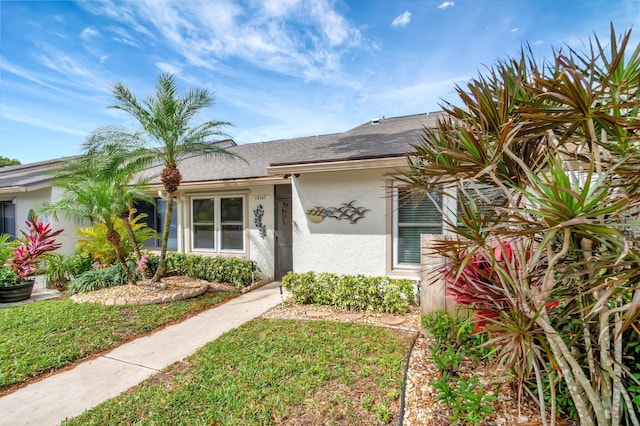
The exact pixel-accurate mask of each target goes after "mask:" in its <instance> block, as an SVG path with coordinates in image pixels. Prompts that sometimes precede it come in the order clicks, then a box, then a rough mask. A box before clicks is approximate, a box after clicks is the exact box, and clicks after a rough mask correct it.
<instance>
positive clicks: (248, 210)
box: [147, 113, 443, 279]
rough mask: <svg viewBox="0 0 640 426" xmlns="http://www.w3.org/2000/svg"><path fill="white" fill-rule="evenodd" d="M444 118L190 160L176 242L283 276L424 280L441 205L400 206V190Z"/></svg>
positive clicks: (423, 117)
mask: <svg viewBox="0 0 640 426" xmlns="http://www.w3.org/2000/svg"><path fill="white" fill-rule="evenodd" d="M437 116H438V113H431V114H418V115H411V116H404V117H394V118H386V119H378V120H372V121H370V122H367V123H365V124H363V125H360V126H358V127H356V128H354V129H351V130H348V131H346V132H344V133H335V134H328V135H318V136H311V137H303V138H295V139H286V140H277V141H271V142H264V143H251V144H245V145H233V146H229V147H228V148H227V150H228V151H230V152H232V153H234V154H236V155H238V156H239V157H241V158H243V159H244V160H245V161H242V160H239V159H230V158H209V159H205V158H202V157H193V158H189V159H186V160H184V161H182V162H181V163H180V165H179V167H180V171H181V174H182V183H181V185H180V188H179V193H178V194H179V195H178V197H177V200H176V205H175V209H174V211H175V217H174V220H172V223H175V228H174V229H172V233H171V235H170V246H171V247H170V248H171V249H174V250H178V251H181V252H189V253H197V254H203V255H215V256H238V257H242V258H248V259H252V260H255V261H256V262H257V264H258V266H259V267H260V269H261V271H262V272H263V274H264V275H265V276H271V277H275V278H280V277H281V276H282V275H284V274H285V273H286V272H287V271H291V270H293V271H296V272H306V271H316V272H333V273H339V274H365V275H391V276H400V277H411V278H415V279H420V234H422V233H438V234H441V233H442V229H443V223H442V217H441V211H440V210H439V209H435V208H431V209H429V206H428V205H427V204H428V203H423V205H421V206H420V207H419V208H415V207H416V203H415V202H414V203H408V204H404V203H398V197H397V194H396V195H395V196H394V191H393V190H392V189H393V188H394V185H397V182H398V181H397V179H396V175H397V169H398V168H400V167H406V164H407V163H406V160H405V157H404V155H405V153H406V152H407V151H409V150H410V145H411V144H415V143H417V142H418V141H419V138H420V135H421V133H422V132H423V130H424V128H425V127H433V126H434V125H435V121H436V118H437ZM160 170H161V167H160V166H159V167H157V168H154V169H150V170H148V171H147V173H149V174H152V175H156V176H157V175H158V174H159V172H160ZM153 185H154V189H155V190H157V193H158V195H159V197H158V199H157V208H156V209H153V210H151V211H147V213H148V214H149V217H150V222H149V225H150V226H153V227H155V228H156V229H158V230H160V229H161V225H162V223H163V218H162V217H161V215H162V214H163V212H164V200H163V199H162V194H163V193H162V185H161V183H160V181H159V179H156V180H155V181H154V182H153ZM395 192H397V191H395ZM431 207H433V206H431Z"/></svg>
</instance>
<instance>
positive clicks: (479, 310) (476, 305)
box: [442, 241, 560, 333]
mask: <svg viewBox="0 0 640 426" xmlns="http://www.w3.org/2000/svg"><path fill="white" fill-rule="evenodd" d="M515 253H516V247H515V244H513V243H512V242H509V241H501V242H494V243H493V245H492V247H491V249H477V250H476V251H475V252H473V253H469V252H466V251H462V252H460V253H459V257H458V258H455V259H452V262H450V263H449V264H448V265H447V266H445V267H444V268H443V270H442V273H443V276H444V280H445V282H446V284H447V285H446V292H447V296H446V297H447V298H449V299H453V300H454V301H455V302H456V303H457V304H459V305H466V306H470V307H471V308H472V309H474V310H475V312H474V314H473V316H472V320H473V321H474V328H473V332H474V333H478V332H480V331H482V330H483V329H484V328H485V326H486V324H487V322H491V321H495V320H496V319H497V318H498V317H499V316H500V313H501V312H502V311H505V310H510V309H511V308H512V307H513V300H511V299H509V295H508V293H509V291H508V290H509V289H510V287H511V284H509V281H511V280H509V279H508V278H506V276H512V278H516V279H518V278H519V276H520V274H521V271H522V267H521V265H520V262H521V260H520V258H519V257H518V256H516V255H515ZM465 262H466V263H465ZM538 272H539V271H532V272H530V273H529V277H528V279H529V285H531V286H539V285H540V281H541V274H540V273H538ZM558 306H560V302H558V301H549V302H547V303H546V308H547V309H555V308H557V307H558Z"/></svg>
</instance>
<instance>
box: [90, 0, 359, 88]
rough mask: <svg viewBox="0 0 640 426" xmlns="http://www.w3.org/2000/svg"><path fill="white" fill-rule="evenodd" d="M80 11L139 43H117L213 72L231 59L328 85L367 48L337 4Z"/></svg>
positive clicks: (168, 4) (224, 1)
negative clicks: (346, 61)
mask: <svg viewBox="0 0 640 426" xmlns="http://www.w3.org/2000/svg"><path fill="white" fill-rule="evenodd" d="M82 7H85V8H86V9H88V10H89V11H90V12H91V13H94V14H97V15H106V16H108V17H109V18H111V19H113V20H116V21H117V22H119V23H120V24H122V25H123V26H127V27H128V28H129V29H130V30H131V32H132V33H135V38H133V37H131V35H129V36H126V37H125V35H124V34H122V31H120V32H119V33H116V34H117V35H118V36H117V38H116V40H117V41H119V42H122V43H127V44H130V45H132V46H133V45H136V44H137V45H138V46H140V45H143V44H145V43H157V44H158V45H162V46H163V48H164V49H166V51H167V54H177V55H179V56H180V59H181V60H182V61H183V62H186V63H187V64H189V65H191V66H196V67H202V68H205V69H210V70H216V71H220V70H221V69H223V70H226V69H227V65H225V64H229V60H228V59H229V58H231V59H238V60H241V61H245V62H248V63H251V64H252V65H253V66H256V67H259V68H261V69H265V70H268V71H271V72H276V73H279V74H284V75H289V76H295V77H299V78H303V79H305V80H316V81H317V80H325V79H327V78H328V77H329V76H331V77H333V78H335V77H336V76H337V74H339V73H340V71H341V69H342V67H341V65H342V60H343V57H345V54H346V53H349V52H351V51H353V50H356V49H359V48H360V46H361V45H362V40H361V39H362V34H361V31H360V29H359V28H356V27H355V26H353V25H352V24H351V23H350V22H349V21H348V20H347V19H346V18H345V17H344V16H343V15H342V14H340V13H339V12H338V11H337V10H336V9H335V5H334V2H333V1H332V0H307V1H305V2H302V1H299V0H284V1H280V0H270V1H267V2H263V1H257V0H253V1H249V7H246V5H244V6H241V5H239V4H238V3H237V2H236V0H219V1H216V2H215V3H211V2H209V1H206V0H190V1H187V2H184V1H179V0H166V1H162V2H159V1H155V0H140V1H135V2H121V1H113V0H105V1H104V2H99V3H97V2H84V3H83V4H82ZM110 31H112V32H114V31H113V29H110ZM134 43H135V44H134ZM230 68H232V67H229V69H230ZM230 72H232V70H230Z"/></svg>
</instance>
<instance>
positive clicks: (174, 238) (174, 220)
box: [136, 198, 178, 251]
mask: <svg viewBox="0 0 640 426" xmlns="http://www.w3.org/2000/svg"><path fill="white" fill-rule="evenodd" d="M166 208H167V200H163V199H161V198H157V199H156V204H155V205H153V204H149V203H138V204H137V205H136V210H137V211H138V213H144V214H146V215H147V217H145V218H144V219H143V221H144V222H145V223H146V224H147V226H148V227H149V228H151V229H154V230H155V231H156V232H157V233H158V235H159V237H160V238H162V231H163V230H164V218H165V210H166ZM144 246H145V247H147V248H150V249H160V248H161V247H162V240H156V239H152V240H147V241H145V242H144ZM167 250H174V251H175V250H178V207H177V204H176V202H175V201H174V202H173V211H172V214H171V225H170V227H169V241H168V242H167Z"/></svg>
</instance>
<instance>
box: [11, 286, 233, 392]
mask: <svg viewBox="0 0 640 426" xmlns="http://www.w3.org/2000/svg"><path fill="white" fill-rule="evenodd" d="M231 297H234V294H230V293H221V294H218V295H212V294H206V295H204V296H202V297H198V298H194V299H188V300H182V301H179V302H173V303H169V304H161V305H146V306H102V305H99V304H93V303H74V302H72V301H71V300H68V299H65V300H52V301H46V302H38V303H31V304H25V305H20V306H15V307H9V308H3V309H0V390H2V389H6V388H8V387H9V386H11V385H14V384H17V383H21V382H23V381H25V380H26V379H28V378H30V377H34V376H37V375H38V374H42V373H44V372H47V371H50V370H53V369H56V368H60V367H63V366H65V365H67V364H70V363H72V362H74V361H77V360H79V359H81V358H84V357H86V356H88V355H91V354H94V353H97V352H102V351H104V350H107V349H110V348H113V347H116V346H118V345H119V344H121V343H122V342H124V341H126V340H129V339H131V338H133V337H135V336H138V335H141V334H144V333H146V332H148V331H151V330H153V329H156V328H158V327H160V326H163V325H166V324H168V323H171V322H174V321H176V320H178V319H180V318H183V317H185V316H188V315H190V314H193V313H197V312H200V311H202V310H204V309H206V308H208V307H210V306H213V305H215V304H218V303H220V302H221V301H223V300H226V299H229V298H231Z"/></svg>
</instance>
